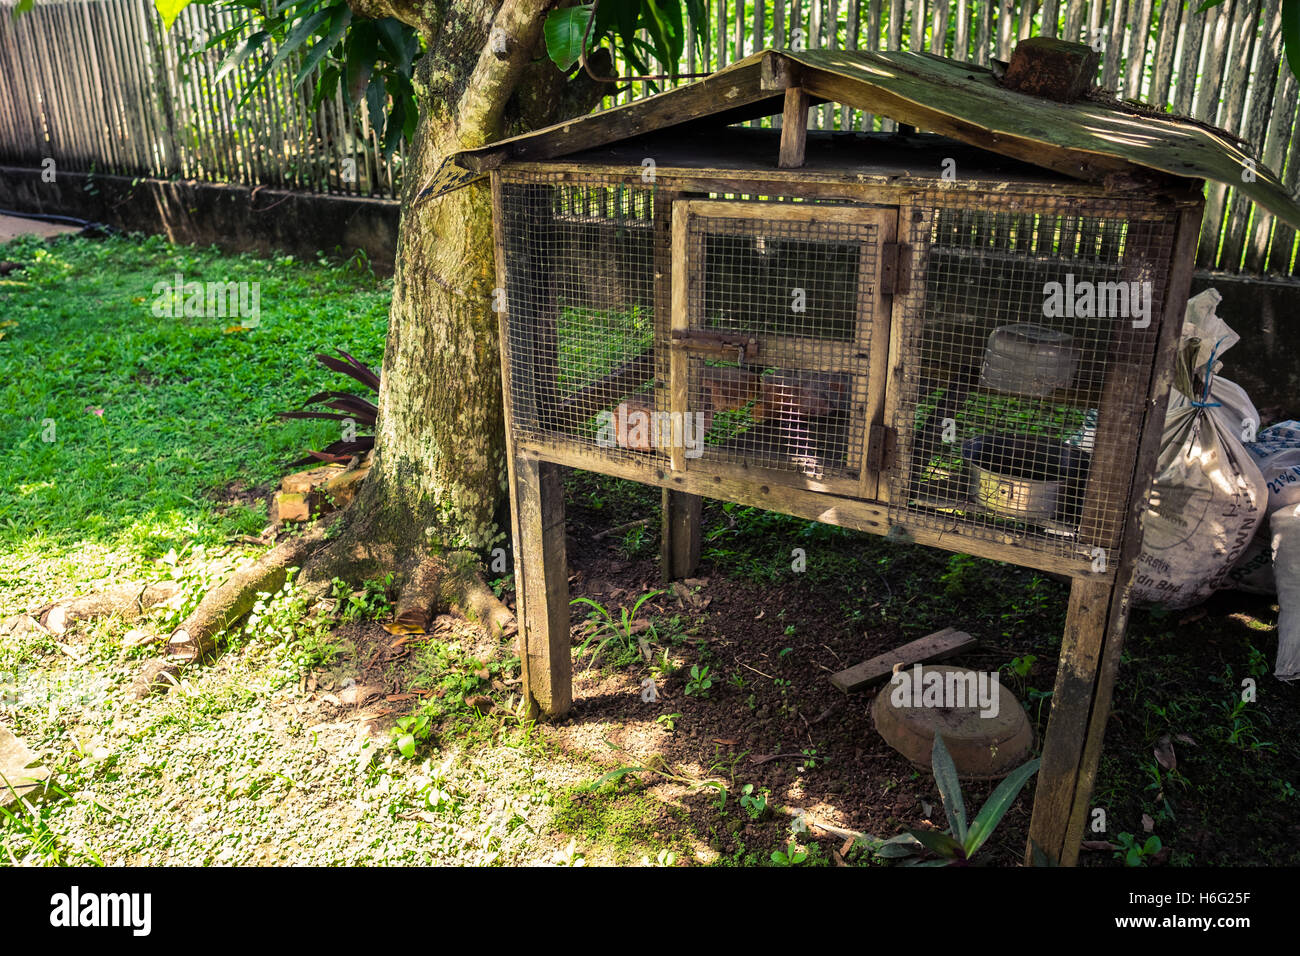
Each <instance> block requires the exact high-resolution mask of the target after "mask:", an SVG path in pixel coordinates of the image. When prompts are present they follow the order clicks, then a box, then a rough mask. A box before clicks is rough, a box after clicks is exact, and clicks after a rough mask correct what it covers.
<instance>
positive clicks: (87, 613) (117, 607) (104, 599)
mask: <svg viewBox="0 0 1300 956" xmlns="http://www.w3.org/2000/svg"><path fill="white" fill-rule="evenodd" d="M179 587H180V585H179V584H178V583H177V582H175V581H157V582H155V583H153V584H141V583H140V582H138V581H127V582H124V583H122V584H115V585H113V586H112V587H111V588H108V589H106V590H103V591H97V592H96V593H94V594H83V595H81V596H79V597H75V598H70V599H68V600H66V601H56V602H54V603H53V604H50V605H47V606H46V607H43V608H41V609H40V610H39V611H37V612H36V617H37V620H39V621H40V623H41V626H42V627H44V628H45V629H46V630H48V631H49V632H50V633H51V634H54V635H56V636H57V635H59V634H63V633H64V632H65V631H67V630H68V629H69V628H71V627H72V626H73V625H74V624H78V623H80V622H83V621H89V620H92V619H94V618H99V617H109V616H110V615H116V616H117V617H119V618H121V619H122V620H124V621H134V620H136V619H137V618H139V617H141V616H143V615H144V614H145V612H147V611H148V610H149V609H150V608H151V607H154V606H155V605H158V604H163V603H164V602H166V601H167V600H169V599H170V598H171V597H172V596H173V595H174V594H175V593H176V591H177V590H178V589H179Z"/></svg>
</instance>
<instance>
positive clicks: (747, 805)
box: [740, 783, 768, 820]
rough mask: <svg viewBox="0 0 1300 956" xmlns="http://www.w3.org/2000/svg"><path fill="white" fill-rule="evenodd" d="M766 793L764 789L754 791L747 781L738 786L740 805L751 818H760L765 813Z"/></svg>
mask: <svg viewBox="0 0 1300 956" xmlns="http://www.w3.org/2000/svg"><path fill="white" fill-rule="evenodd" d="M767 794H768V791H767V790H766V789H763V790H760V791H758V793H755V792H754V785H753V784H752V783H747V784H745V785H744V786H743V787H741V788H740V805H741V807H742V808H744V811H745V812H746V813H748V814H749V818H750V819H751V820H761V819H762V818H763V815H764V814H766V813H767Z"/></svg>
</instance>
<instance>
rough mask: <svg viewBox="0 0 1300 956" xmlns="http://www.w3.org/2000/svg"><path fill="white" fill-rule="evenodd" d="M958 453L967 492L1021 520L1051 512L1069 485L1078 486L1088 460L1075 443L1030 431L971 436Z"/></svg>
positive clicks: (990, 507)
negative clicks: (968, 484) (967, 483)
mask: <svg viewBox="0 0 1300 956" xmlns="http://www.w3.org/2000/svg"><path fill="white" fill-rule="evenodd" d="M962 454H963V456H964V457H965V459H966V461H967V463H968V464H969V466H970V482H971V489H970V494H971V497H972V498H973V499H974V500H975V501H976V502H977V503H978V504H980V505H982V506H983V507H985V508H987V509H988V510H989V511H992V512H993V513H994V514H999V515H1005V516H1006V517H1008V518H1022V519H1026V520H1035V519H1036V520H1041V521H1049V520H1051V519H1052V518H1053V517H1055V516H1056V513H1057V511H1058V509H1059V508H1060V507H1061V505H1062V503H1063V502H1064V501H1065V500H1066V498H1067V497H1068V496H1069V495H1070V489H1071V488H1074V489H1079V490H1081V489H1080V486H1081V483H1082V480H1083V475H1084V473H1085V471H1086V469H1087V463H1088V455H1087V454H1086V453H1084V452H1082V451H1080V450H1079V449H1077V448H1074V447H1072V446H1070V445H1065V444H1062V443H1061V442H1058V441H1052V440H1051V439H1048V438H1040V437H1037V436H1034V435H1005V434H1003V435H982V436H980V437H979V438H970V439H967V440H966V441H965V442H964V443H963V444H962ZM1074 494H1075V495H1076V496H1077V494H1078V490H1076V491H1075V492H1074Z"/></svg>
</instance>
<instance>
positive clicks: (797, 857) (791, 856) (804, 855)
mask: <svg viewBox="0 0 1300 956" xmlns="http://www.w3.org/2000/svg"><path fill="white" fill-rule="evenodd" d="M807 859H808V850H806V849H805V848H804V847H801V846H800V845H799V844H798V843H795V842H794V841H793V840H792V841H790V842H789V843H787V844H786V845H785V847H783V848H782V849H779V850H773V851H772V856H771V860H772V865H773V866H798V865H799V864H801V863H803V862H805V861H806V860H807Z"/></svg>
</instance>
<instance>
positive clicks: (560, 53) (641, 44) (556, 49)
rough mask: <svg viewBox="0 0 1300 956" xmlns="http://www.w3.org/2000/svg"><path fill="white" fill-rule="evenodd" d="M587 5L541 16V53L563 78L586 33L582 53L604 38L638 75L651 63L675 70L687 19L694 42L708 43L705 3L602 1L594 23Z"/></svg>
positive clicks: (687, 0)
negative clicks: (586, 46)
mask: <svg viewBox="0 0 1300 956" xmlns="http://www.w3.org/2000/svg"><path fill="white" fill-rule="evenodd" d="M593 6H594V4H591V3H581V4H577V5H576V6H572V7H562V8H560V9H557V10H552V11H551V12H550V13H549V14H548V15H547V17H546V22H545V24H544V25H543V33H544V35H545V37H546V53H547V55H548V56H549V57H550V58H551V60H552V62H554V63H555V65H556V66H557V67H559V68H560V69H561V70H562V71H564V72H565V73H567V72H569V71H570V70H572V69H573V67H574V65H575V64H576V63H577V62H578V60H579V58H580V56H581V53H582V44H583V41H584V36H585V35H586V34H587V31H588V28H590V30H591V34H590V37H588V38H587V43H588V44H589V46H588V48H587V52H588V54H590V53H591V52H592V51H593V50H594V49H595V48H596V47H597V46H599V45H600V43H601V41H602V40H604V39H608V40H610V41H611V42H612V43H613V44H614V46H615V47H616V48H617V49H618V52H619V53H620V54H621V55H622V56H623V58H624V59H626V60H627V62H629V63H631V64H632V66H633V67H635V68H636V69H637V70H638V71H639V72H640V73H641V74H643V75H649V74H651V73H652V72H654V71H653V70H651V69H650V67H649V66H648V65H647V64H648V63H649V61H650V59H651V58H654V59H656V60H658V61H659V63H660V64H662V65H663V66H664V68H665V69H667V70H669V71H671V70H673V69H675V68H676V65H677V63H678V62H679V61H680V60H681V58H682V52H683V51H684V50H685V49H686V32H687V19H688V18H689V21H690V25H691V27H692V28H693V29H694V31H695V34H696V37H697V38H698V39H699V41H700V43H701V44H702V45H705V44H707V43H708V17H709V10H708V3H707V2H706V0H605V2H604V3H602V4H601V5H600V7H599V8H598V9H596V13H595V16H596V22H595V23H594V24H593V23H592V22H591V19H592V8H593ZM643 35H644V37H645V39H643V38H642V36H643Z"/></svg>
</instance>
